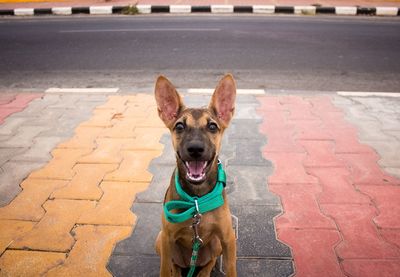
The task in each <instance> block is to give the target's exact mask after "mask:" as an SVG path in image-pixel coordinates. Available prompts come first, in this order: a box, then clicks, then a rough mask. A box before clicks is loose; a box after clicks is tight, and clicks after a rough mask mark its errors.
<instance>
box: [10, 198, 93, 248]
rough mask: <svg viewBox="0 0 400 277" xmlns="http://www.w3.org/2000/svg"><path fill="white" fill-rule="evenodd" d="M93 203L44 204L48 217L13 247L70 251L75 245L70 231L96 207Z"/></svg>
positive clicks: (60, 201)
mask: <svg viewBox="0 0 400 277" xmlns="http://www.w3.org/2000/svg"><path fill="white" fill-rule="evenodd" d="M94 205H95V203H94V202H93V201H82V200H81V201H77V200H65V199H60V200H53V201H47V202H46V203H45V204H44V206H43V207H44V208H45V210H46V215H45V216H44V217H43V218H42V220H41V221H40V222H39V223H38V224H37V225H35V226H34V228H33V229H32V230H31V231H29V232H27V233H26V234H25V235H23V236H21V237H19V238H17V239H16V240H15V241H14V243H12V245H11V247H12V248H16V249H32V250H43V251H59V252H67V251H69V250H70V249H71V248H72V246H73V245H74V243H75V240H74V239H73V238H72V236H71V234H70V231H71V229H72V228H73V226H74V225H75V223H76V221H77V219H78V218H79V217H80V215H81V214H82V213H84V212H85V211H87V210H89V209H90V208H92V207H94Z"/></svg>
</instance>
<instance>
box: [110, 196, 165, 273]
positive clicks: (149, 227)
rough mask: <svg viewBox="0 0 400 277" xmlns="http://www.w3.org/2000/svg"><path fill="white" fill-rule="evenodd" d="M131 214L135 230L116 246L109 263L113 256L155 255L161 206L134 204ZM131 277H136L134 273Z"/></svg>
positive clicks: (159, 228)
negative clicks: (133, 218)
mask: <svg viewBox="0 0 400 277" xmlns="http://www.w3.org/2000/svg"><path fill="white" fill-rule="evenodd" d="M132 212H133V213H134V214H135V215H136V217H137V220H136V226H135V229H134V230H133V232H132V235H131V236H130V237H128V238H126V239H125V240H123V241H121V242H119V243H118V244H117V245H116V247H115V249H114V252H113V256H112V257H111V261H112V259H113V257H114V255H116V256H121V255H122V256H135V257H141V256H150V257H151V256H154V257H155V256H156V255H157V254H156V251H155V248H154V246H155V241H156V238H157V235H158V232H159V231H160V230H161V214H162V204H161V203H136V202H135V203H134V204H133V206H132ZM157 257H158V256H157ZM138 262H139V263H140V261H138ZM110 263H111V262H110ZM135 270H136V269H135ZM112 271H113V270H112ZM131 276H137V275H136V272H135V271H134V272H132V273H131Z"/></svg>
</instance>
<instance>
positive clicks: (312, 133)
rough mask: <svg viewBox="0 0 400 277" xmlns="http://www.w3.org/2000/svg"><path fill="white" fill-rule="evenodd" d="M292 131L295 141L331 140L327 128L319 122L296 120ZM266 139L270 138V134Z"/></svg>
mask: <svg viewBox="0 0 400 277" xmlns="http://www.w3.org/2000/svg"><path fill="white" fill-rule="evenodd" d="M294 130H295V135H294V138H295V139H296V140H312V141H327V140H330V141H332V140H333V137H332V136H331V134H330V133H329V130H328V128H326V127H325V126H323V125H322V121H321V120H296V124H294ZM268 134H269V133H268ZM268 137H270V134H269V135H268Z"/></svg>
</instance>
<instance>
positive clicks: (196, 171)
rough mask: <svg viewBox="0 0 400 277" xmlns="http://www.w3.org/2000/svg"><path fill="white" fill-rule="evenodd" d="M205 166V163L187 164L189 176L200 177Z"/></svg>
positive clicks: (194, 162)
mask: <svg viewBox="0 0 400 277" xmlns="http://www.w3.org/2000/svg"><path fill="white" fill-rule="evenodd" d="M205 165H206V162H205V161H190V162H187V167H188V169H189V174H190V175H192V176H200V175H202V174H203V169H204V167H205Z"/></svg>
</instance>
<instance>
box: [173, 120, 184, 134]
mask: <svg viewBox="0 0 400 277" xmlns="http://www.w3.org/2000/svg"><path fill="white" fill-rule="evenodd" d="M183 130H185V125H184V124H183V123H182V122H178V123H176V125H175V131H177V132H178V133H179V132H183Z"/></svg>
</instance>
